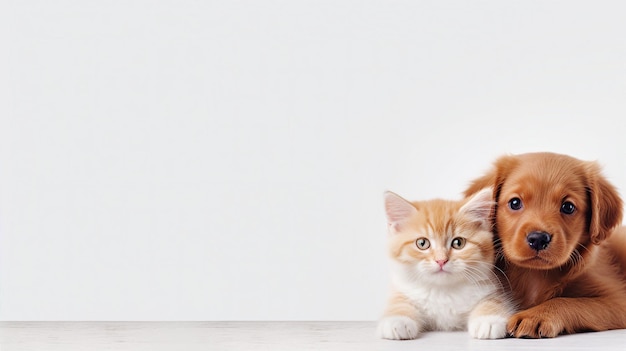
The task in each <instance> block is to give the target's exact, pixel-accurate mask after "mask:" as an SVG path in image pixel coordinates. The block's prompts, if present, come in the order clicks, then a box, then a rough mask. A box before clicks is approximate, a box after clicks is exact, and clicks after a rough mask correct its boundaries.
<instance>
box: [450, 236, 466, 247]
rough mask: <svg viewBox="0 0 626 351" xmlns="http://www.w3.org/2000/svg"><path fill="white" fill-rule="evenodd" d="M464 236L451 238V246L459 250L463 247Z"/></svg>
mask: <svg viewBox="0 0 626 351" xmlns="http://www.w3.org/2000/svg"><path fill="white" fill-rule="evenodd" d="M465 242H466V240H465V238H461V237H459V238H454V239H452V248H454V249H457V250H460V249H462V248H463V246H465Z"/></svg>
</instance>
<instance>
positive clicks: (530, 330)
mask: <svg viewBox="0 0 626 351" xmlns="http://www.w3.org/2000/svg"><path fill="white" fill-rule="evenodd" d="M563 329H564V326H563V325H562V323H561V322H560V321H559V319H558V316H555V314H554V313H553V314H552V315H550V314H548V313H544V312H543V311H541V309H537V308H531V309H528V310H526V311H522V312H519V313H516V314H514V315H513V316H512V317H511V318H509V322H508V323H507V330H508V331H509V334H511V335H512V336H514V337H516V338H533V339H538V338H554V337H556V336H558V335H559V334H560V333H561V332H562V331H563Z"/></svg>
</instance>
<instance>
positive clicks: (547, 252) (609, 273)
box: [465, 153, 626, 338]
mask: <svg viewBox="0 0 626 351" xmlns="http://www.w3.org/2000/svg"><path fill="white" fill-rule="evenodd" d="M488 186H492V187H493V188H494V200H495V203H496V206H495V209H494V210H495V223H494V232H495V233H496V238H497V239H496V240H497V244H498V246H499V250H500V251H499V259H498V266H499V267H500V268H501V269H502V270H503V271H504V272H505V273H506V275H507V277H508V279H509V282H507V284H510V287H511V291H512V294H513V296H514V297H515V299H516V300H517V302H518V303H519V307H520V311H521V312H518V313H517V314H515V315H513V316H512V317H511V319H510V320H509V323H508V330H509V332H510V333H511V335H513V336H515V337H531V338H540V337H555V336H557V335H559V334H563V333H575V332H580V331H600V330H609V329H621V328H626V228H624V227H619V228H617V229H616V227H617V226H618V225H619V224H620V223H621V221H622V211H623V210H622V200H621V198H620V196H619V194H618V192H617V190H616V189H615V187H614V186H613V185H611V184H610V183H609V182H608V181H607V179H606V178H605V177H604V176H603V175H602V174H601V171H600V167H599V166H598V165H597V164H596V163H595V162H586V161H581V160H578V159H575V158H573V157H569V156H566V155H560V154H553V153H529V154H521V155H510V156H503V157H501V158H499V159H498V160H497V161H496V162H495V164H494V167H493V169H492V170H491V171H489V172H488V173H487V174H485V175H483V176H482V177H480V178H478V179H476V180H474V181H473V182H472V183H471V185H470V186H469V188H468V189H467V190H466V191H465V195H466V196H470V195H471V194H474V193H476V192H477V191H479V190H480V189H482V188H484V187H488ZM512 199H518V200H520V202H519V203H516V202H515V201H514V203H513V205H512V206H511V203H510V201H511V200H512ZM517 205H520V206H517ZM570 205H573V206H574V210H573V212H572V213H569V212H570V210H571V209H572V207H571V206H570ZM562 207H563V208H562ZM531 232H543V233H547V234H548V235H549V236H550V238H551V240H550V241H549V243H548V244H547V246H546V247H545V248H543V249H539V250H538V249H537V247H535V248H533V247H531V245H530V244H529V239H528V235H529V234H530V233H531Z"/></svg>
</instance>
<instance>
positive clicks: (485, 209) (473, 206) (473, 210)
mask: <svg viewBox="0 0 626 351" xmlns="http://www.w3.org/2000/svg"><path fill="white" fill-rule="evenodd" d="M494 205H495V202H494V201H493V189H492V188H484V189H482V190H480V191H479V192H477V193H476V194H474V195H472V196H471V197H470V198H469V200H467V202H466V203H465V205H463V206H462V207H461V209H460V211H459V212H460V213H461V214H462V215H463V216H464V217H466V218H469V219H470V220H471V221H472V222H480V223H482V224H483V225H484V226H486V227H490V226H491V221H490V219H491V214H492V211H493V207H494Z"/></svg>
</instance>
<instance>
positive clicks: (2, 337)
mask: <svg viewBox="0 0 626 351" xmlns="http://www.w3.org/2000/svg"><path fill="white" fill-rule="evenodd" d="M375 329H376V323H375V322H0V350H2V351H21V350H37V351H46V350H59V351H60V350H63V351H72V350H90V351H92V350H133V351H141V350H152V351H161V350H177V351H179V350H185V351H196V350H233V351H239V350H272V351H277V350H290V351H292V350H331V351H332V350H337V351H339V350H341V351H346V350H348V351H349V350H359V351H367V350H377V351H380V350H383V351H384V350H398V351H402V350H411V351H415V350H484V351H489V350H505V349H506V350H509V351H511V350H552V351H555V350H556V351H558V350H568V351H571V350H587V349H602V350H603V351H608V350H620V351H623V350H624V349H625V345H626V330H613V331H607V332H598V333H584V334H575V335H565V336H560V337H557V338H554V339H541V340H526V339H504V340H474V339H470V338H469V336H468V335H467V333H464V332H430V333H424V334H423V335H422V336H421V337H420V338H418V339H417V340H411V341H390V340H380V339H377V338H376V337H375V335H374V331H375Z"/></svg>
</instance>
